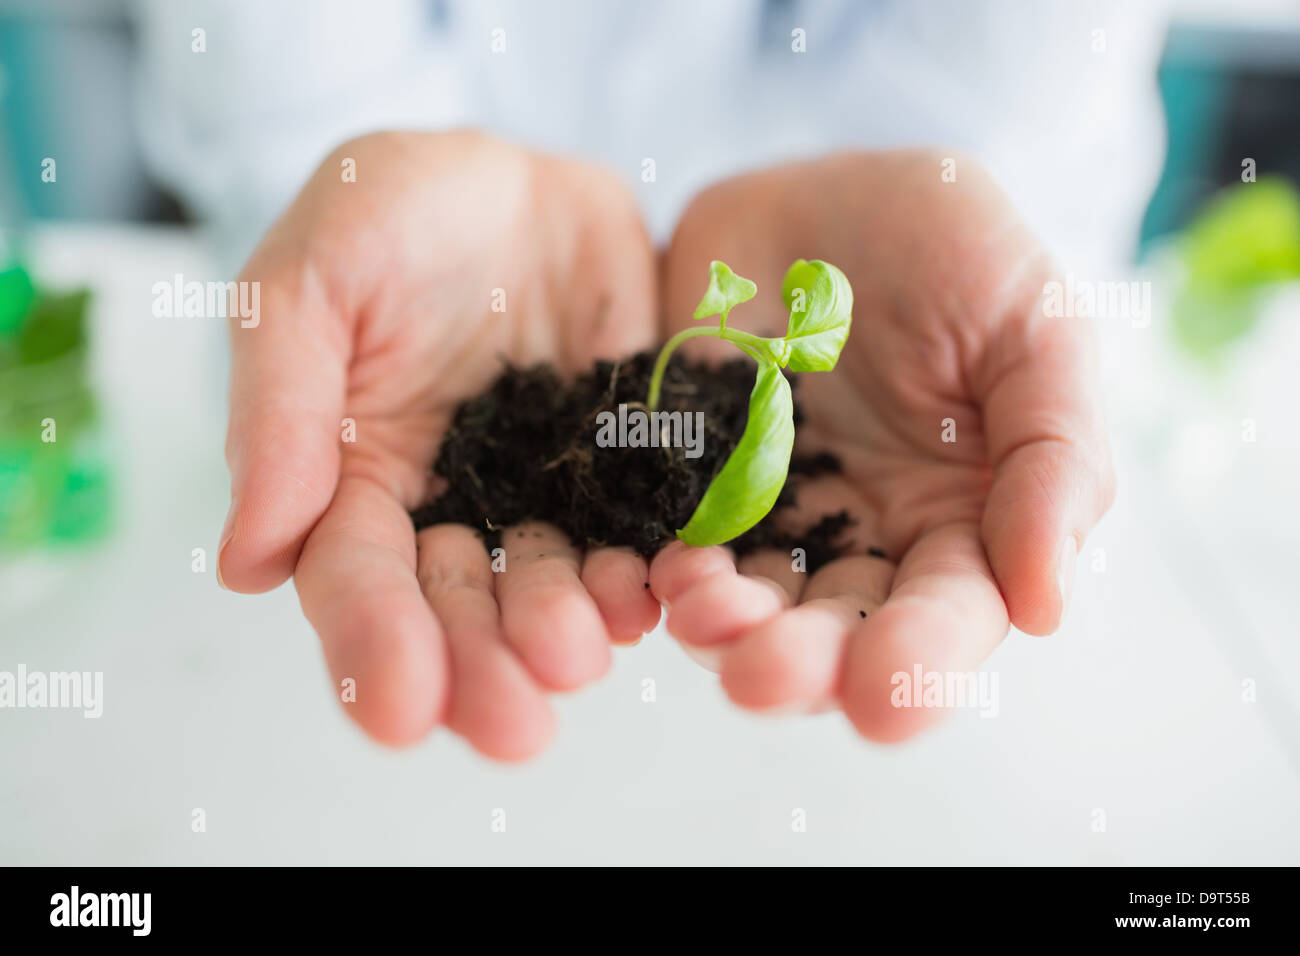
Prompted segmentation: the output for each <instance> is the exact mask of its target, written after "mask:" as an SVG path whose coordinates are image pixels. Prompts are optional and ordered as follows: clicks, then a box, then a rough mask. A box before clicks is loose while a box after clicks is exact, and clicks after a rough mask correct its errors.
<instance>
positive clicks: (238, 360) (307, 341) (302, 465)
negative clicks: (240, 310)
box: [217, 233, 348, 592]
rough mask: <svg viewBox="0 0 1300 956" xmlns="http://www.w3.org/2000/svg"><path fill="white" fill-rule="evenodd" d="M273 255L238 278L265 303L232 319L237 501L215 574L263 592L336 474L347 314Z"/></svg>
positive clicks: (231, 458)
mask: <svg viewBox="0 0 1300 956" xmlns="http://www.w3.org/2000/svg"><path fill="white" fill-rule="evenodd" d="M273 235H274V233H273ZM269 241H270V240H268V242H269ZM272 245H273V243H272ZM277 255H278V254H277V253H276V252H274V251H268V252H259V253H257V254H255V255H254V258H253V260H252V261H251V262H250V263H249V265H248V266H247V268H246V269H245V270H244V272H243V274H242V275H241V277H240V279H241V281H242V282H248V283H256V284H257V285H256V288H258V289H259V290H260V292H259V296H258V300H259V309H258V311H257V313H256V315H255V317H253V318H249V319H242V318H236V319H232V321H231V330H232V331H231V374H230V422H229V426H228V430H227V435H226V460H227V463H228V464H229V466H230V476H231V481H230V493H231V502H230V509H229V513H228V515H227V517H226V524H225V527H224V528H223V529H222V533H221V539H220V544H219V547H218V552H217V577H218V581H219V582H220V583H221V584H222V586H223V587H227V588H230V589H232V590H235V591H244V592H260V591H266V590H269V589H271V588H273V587H276V586H278V585H279V584H281V583H283V582H284V581H285V579H287V578H288V576H289V575H290V574H291V573H292V572H293V568H294V564H295V563H296V562H297V560H298V555H299V552H300V551H301V550H302V546H303V542H304V541H305V540H306V539H307V535H308V533H309V532H310V531H311V529H312V526H313V525H314V524H315V523H316V520H317V519H318V518H319V517H320V516H321V514H322V513H323V512H324V511H325V508H326V507H327V506H328V505H329V503H330V500H331V498H332V497H333V495H334V491H335V486H336V484H337V481H338V474H339V434H340V433H339V424H340V421H341V416H342V407H343V396H344V391H345V377H346V367H347V361H348V357H347V353H348V347H347V345H346V338H345V337H344V335H343V332H342V328H343V322H342V320H341V319H340V318H339V317H338V316H337V315H336V313H335V311H334V309H333V308H332V306H331V305H330V304H329V302H328V301H327V298H326V295H325V293H324V291H323V290H322V289H321V288H320V286H319V283H318V282H316V281H314V279H313V276H314V275H315V274H314V273H313V272H312V271H311V270H309V269H307V268H305V267H304V266H302V265H301V263H294V264H292V265H281V264H280V263H279V262H277V261H276V257H277ZM250 311H251V310H250Z"/></svg>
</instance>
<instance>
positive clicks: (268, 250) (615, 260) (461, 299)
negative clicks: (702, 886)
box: [218, 133, 660, 759]
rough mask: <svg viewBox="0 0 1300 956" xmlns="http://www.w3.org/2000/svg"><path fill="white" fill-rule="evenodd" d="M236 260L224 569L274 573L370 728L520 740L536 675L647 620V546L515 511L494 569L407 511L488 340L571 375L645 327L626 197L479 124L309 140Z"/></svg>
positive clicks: (536, 701)
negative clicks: (288, 202) (325, 154)
mask: <svg viewBox="0 0 1300 956" xmlns="http://www.w3.org/2000/svg"><path fill="white" fill-rule="evenodd" d="M348 160H351V161H352V163H351V164H349V163H348V162H347V161H348ZM348 170H355V176H354V177H353V176H350V175H349V176H345V175H344V173H345V171H348ZM350 180H354V181H350ZM241 280H243V281H247V282H258V283H260V315H259V316H258V318H257V321H256V324H253V323H251V322H250V323H243V322H240V321H238V320H236V321H232V323H231V325H232V339H233V370H232V376H231V393H230V426H229V433H228V438H227V443H226V453H227V459H228V461H229V464H230V468H231V483H232V487H231V495H232V503H231V509H230V514H229V517H228V519H227V522H226V527H225V529H224V530H223V532H222V539H221V546H220V553H219V557H218V568H219V575H220V577H221V580H222V582H223V584H224V585H225V586H226V587H228V588H231V589H233V590H235V591H243V592H260V591H265V590H268V589H270V588H273V587H275V586H277V585H279V584H280V583H282V582H283V581H284V580H285V579H286V578H288V577H289V576H290V575H292V576H293V578H294V583H295V585H296V587H297V590H298V594H299V598H300V600H301V602H302V607H303V611H304V613H305V614H306V616H307V618H308V620H309V621H310V622H311V623H312V625H313V626H314V627H315V629H316V631H317V633H318V634H319V635H320V638H321V642H322V644H323V646H324V651H325V656H326V660H327V663H328V666H329V670H330V672H331V674H332V676H333V680H334V682H335V687H336V690H337V692H338V693H339V694H340V697H341V699H343V700H344V701H345V702H346V707H347V709H348V710H349V711H350V713H351V714H352V715H353V716H354V717H355V719H356V720H357V721H358V722H359V723H360V724H361V726H362V727H363V728H364V729H365V730H366V731H368V732H369V733H370V734H371V735H372V736H374V737H376V738H377V739H379V740H382V741H385V742H388V743H394V744H401V743H408V742H411V741H414V740H417V739H419V738H421V737H422V736H424V735H425V734H426V733H427V732H428V731H429V730H430V729H431V728H432V727H434V726H435V725H436V724H438V723H440V722H442V723H446V724H447V725H448V726H449V727H450V728H451V729H452V730H454V731H456V732H457V733H460V734H462V735H463V736H464V737H466V738H467V739H468V740H469V741H470V743H472V744H473V745H474V746H475V747H476V748H478V749H479V750H480V751H482V752H483V753H485V754H488V755H490V756H494V757H498V758H501V759H515V758H522V757H526V756H529V755H531V754H533V753H535V752H536V751H537V750H539V749H540V748H541V747H542V746H544V744H545V743H546V741H547V739H548V738H549V736H550V733H551V729H552V722H553V718H552V715H551V712H550V708H549V705H548V704H547V702H546V699H545V694H544V691H546V690H567V689H572V688H575V687H578V686H580V685H582V684H584V683H585V682H587V681H590V680H592V679H593V678H595V677H597V676H599V675H600V674H602V673H603V672H604V671H605V670H606V668H607V667H608V665H609V660H610V650H609V642H610V641H611V640H615V641H619V640H634V639H636V638H637V637H639V636H640V635H641V633H642V632H643V631H646V630H649V629H650V628H652V627H653V626H654V624H655V622H656V621H657V620H658V616H659V613H660V612H659V606H658V603H657V602H656V601H655V600H654V599H653V598H652V597H651V596H650V594H649V593H647V592H646V590H645V587H644V583H645V581H646V578H647V568H646V564H645V562H644V560H643V559H641V558H639V557H637V556H636V555H634V554H632V553H630V552H627V551H622V550H613V549H607V550H601V551H595V552H593V553H589V554H586V555H583V554H582V553H581V552H580V551H578V550H577V549H575V548H574V547H573V546H572V545H571V544H570V543H569V542H568V541H567V540H566V539H565V538H564V536H563V535H561V534H560V533H559V532H558V531H556V530H555V529H553V528H550V527H547V526H543V525H532V526H529V527H527V528H516V529H510V530H507V532H506V533H505V535H504V538H503V546H504V548H505V551H506V555H505V557H506V567H507V568H508V571H507V572H506V573H504V574H494V573H493V571H492V566H491V561H490V558H489V555H488V554H487V552H486V550H485V548H484V545H483V544H482V542H481V541H480V539H479V538H478V536H477V535H476V534H474V533H473V532H472V531H471V530H470V529H468V528H465V527H459V526H452V525H444V526H439V527H435V528H429V529H426V530H425V531H422V532H421V533H420V534H419V535H418V538H417V535H416V534H415V532H414V530H413V526H412V523H411V520H410V518H409V517H408V510H409V509H411V508H413V507H415V506H416V505H418V504H420V503H421V502H422V501H424V500H425V498H426V496H427V494H428V493H429V491H430V486H429V484H428V475H429V463H430V462H431V461H432V459H433V456H434V454H435V453H436V450H437V448H438V444H439V441H440V439H441V436H442V433H443V431H444V430H445V429H446V427H447V426H448V423H449V422H450V419H451V416H452V413H453V411H454V409H455V407H456V405H457V403H458V402H459V401H460V400H461V399H464V398H466V397H468V396H471V395H473V394H475V393H477V392H479V391H481V390H482V389H483V388H484V387H485V386H486V385H487V384H488V383H489V382H490V381H491V380H492V379H493V378H495V377H496V375H497V374H498V373H499V372H500V370H501V367H502V366H501V362H502V359H503V358H505V359H509V360H511V361H513V362H516V363H533V362H543V361H549V362H552V363H554V364H555V365H556V366H557V367H558V368H559V369H560V370H561V371H562V372H566V371H567V372H577V371H579V370H582V369H585V368H587V367H589V366H590V364H591V362H592V361H593V360H595V359H597V358H614V357H618V356H621V355H625V354H627V353H629V352H633V351H636V350H638V349H641V348H646V347H649V346H650V345H652V344H654V343H655V342H656V341H657V340H658V339H659V337H660V336H659V332H658V329H657V321H658V313H657V301H658V300H657V295H656V291H657V290H656V272H655V258H654V253H653V250H652V248H651V246H650V243H649V240H648V237H647V235H646V233H645V230H644V228H643V226H642V224H641V220H640V217H639V214H638V212H637V209H636V206H635V203H634V201H633V200H632V198H631V196H630V194H629V193H628V192H627V191H626V190H625V189H624V187H623V186H622V185H621V184H620V183H619V182H618V181H617V180H616V179H615V178H614V177H612V176H611V175H610V174H608V173H605V172H603V171H601V170H599V169H596V168H593V167H589V166H586V165H583V164H578V163H573V162H568V161H562V160H560V159H557V158H553V157H549V156H544V155H540V154H537V153H532V152H528V151H526V150H523V149H520V148H516V147H513V146H508V145H505V144H503V143H500V142H498V141H495V140H492V139H489V138H487V137H484V136H481V135H478V134H473V133H446V134H424V133H384V134H375V135H371V136H366V137H363V138H361V139H358V140H354V141H352V142H349V143H347V144H345V145H343V146H342V147H340V148H339V149H338V150H336V151H335V153H334V154H333V155H331V156H330V157H329V158H327V159H326V160H325V161H324V163H323V164H322V165H321V167H320V168H319V170H318V171H317V172H316V173H315V175H314V176H313V177H312V178H311V180H310V181H309V182H308V183H307V185H306V186H305V187H304V188H303V190H302V192H301V193H300V195H299V196H298V198H297V199H296V200H295V202H294V203H293V204H292V206H291V207H290V208H289V209H288V210H287V211H286V212H285V214H284V215H283V217H282V218H281V219H280V221H279V222H278V223H277V224H276V225H275V226H274V227H273V228H272V229H271V230H270V232H269V233H268V234H267V236H266V237H265V239H264V240H263V241H262V243H261V244H260V245H259V247H258V249H257V250H256V251H255V253H254V254H253V256H252V258H251V260H250V261H249V263H248V265H247V266H246V267H245V269H244V272H243V274H242V275H241ZM246 325H247V327H246ZM503 453H505V454H508V453H509V451H508V449H507V450H504V451H503Z"/></svg>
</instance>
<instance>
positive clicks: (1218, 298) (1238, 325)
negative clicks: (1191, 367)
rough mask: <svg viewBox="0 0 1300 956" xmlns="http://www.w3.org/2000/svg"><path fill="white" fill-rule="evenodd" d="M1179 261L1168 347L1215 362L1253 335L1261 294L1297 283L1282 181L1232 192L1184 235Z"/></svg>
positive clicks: (1297, 253) (1287, 193)
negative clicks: (1181, 271)
mask: <svg viewBox="0 0 1300 956" xmlns="http://www.w3.org/2000/svg"><path fill="white" fill-rule="evenodd" d="M1179 253H1180V255H1181V258H1182V261H1183V265H1184V267H1185V277H1184V281H1183V283H1182V286H1181V288H1180V289H1179V291H1178V294H1177V296H1176V298H1175V301H1174V309H1173V334H1174V338H1175V341H1176V342H1177V343H1178V344H1179V345H1180V346H1181V347H1182V348H1183V349H1185V350H1186V351H1187V352H1190V353H1191V354H1192V355H1194V356H1196V357H1198V358H1201V359H1207V360H1213V359H1217V358H1219V357H1220V356H1221V355H1222V354H1223V352H1224V351H1225V349H1226V347H1227V346H1229V345H1231V344H1232V343H1233V342H1236V341H1237V340H1239V339H1241V338H1243V337H1245V336H1246V335H1247V334H1248V333H1249V332H1250V331H1251V329H1253V328H1254V326H1255V324H1256V322H1257V321H1258V319H1259V310H1260V300H1261V295H1262V293H1264V292H1265V291H1266V290H1267V289H1268V288H1269V287H1270V286H1272V285H1274V284H1276V283H1280V282H1288V281H1292V280H1295V279H1297V278H1300V193H1297V191H1296V188H1295V187H1294V186H1293V185H1292V184H1291V183H1290V182H1289V181H1288V180H1286V179H1283V178H1281V177H1265V178H1262V179H1260V180H1259V181H1258V182H1254V183H1241V184H1239V185H1236V186H1232V187H1231V188H1229V189H1226V190H1224V191H1223V192H1221V193H1220V194H1219V195H1218V196H1216V197H1215V198H1214V199H1213V200H1212V201H1211V202H1210V203H1209V205H1208V206H1207V207H1206V209H1205V211H1204V212H1202V213H1201V214H1200V216H1198V217H1197V219H1196V221H1195V222H1193V223H1192V224H1191V226H1189V227H1188V228H1187V230H1186V232H1185V233H1184V234H1183V236H1182V238H1181V241H1180V243H1179Z"/></svg>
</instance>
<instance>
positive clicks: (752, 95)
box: [138, 0, 1166, 275]
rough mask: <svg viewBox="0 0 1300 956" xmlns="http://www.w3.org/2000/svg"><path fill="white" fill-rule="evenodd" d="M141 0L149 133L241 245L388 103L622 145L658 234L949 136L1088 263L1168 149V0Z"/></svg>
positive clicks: (1101, 261) (161, 164)
mask: <svg viewBox="0 0 1300 956" xmlns="http://www.w3.org/2000/svg"><path fill="white" fill-rule="evenodd" d="M139 15H140V22H141V26H142V32H141V39H142V45H141V50H142V56H141V69H140V73H139V83H140V97H139V98H138V100H139V104H140V112H139V126H140V132H141V135H142V137H143V141H144V144H145V152H146V156H147V158H148V161H149V162H150V164H151V166H152V167H153V169H154V171H155V173H156V174H157V175H158V176H159V177H160V178H162V179H163V180H164V181H165V182H166V183H168V184H169V185H170V186H171V187H172V188H174V189H175V190H176V191H177V192H178V193H179V194H180V195H181V196H182V197H183V198H184V199H185V200H186V201H187V203H188V204H189V205H190V207H191V208H192V209H193V210H194V211H195V212H196V213H197V214H198V215H199V216H200V217H202V218H203V219H205V220H208V221H210V222H211V223H212V224H214V225H215V226H216V227H217V229H218V230H219V232H220V234H221V236H222V238H223V239H224V245H225V248H226V249H227V250H228V252H229V254H230V256H231V257H232V261H233V260H235V259H238V258H240V257H242V256H243V255H244V254H246V253H247V251H248V250H249V248H250V247H251V245H252V243H253V241H255V239H256V237H257V235H258V234H259V233H260V232H261V231H262V229H264V228H265V226H266V225H267V224H268V223H269V222H270V220H271V219H272V218H273V217H274V215H275V214H276V213H277V212H278V210H279V209H280V208H282V207H283V206H284V205H285V203H287V202H288V201H289V199H291V198H292V196H293V194H294V192H295V191H296V189H297V188H298V187H299V186H300V185H301V183H302V182H303V180H304V179H305V178H306V176H307V175H308V174H309V173H310V171H311V170H312V168H313V167H314V166H315V165H316V163H317V162H318V161H319V160H320V158H321V157H322V156H323V155H324V154H325V152H327V151H328V150H329V149H330V148H332V147H333V146H334V145H336V144H337V143H338V142H339V141H340V140H342V139H344V138H346V137H349V136H352V135H356V134H358V133H361V132H365V131H369V130H373V129H377V128H383V127H407V128H409V127H429V128H438V127H445V126H451V125H462V124H470V125H475V126H481V127H485V128H487V129H491V130H493V131H495V132H497V133H499V134H501V135H504V136H506V137H509V138H512V139H516V140H519V141H522V142H525V143H529V144H533V145H536V146H538V147H542V148H545V149H548V150H552V151H556V152H562V153H570V154H579V155H582V156H584V157H587V158H589V159H595V160H598V161H603V162H604V163H606V164H608V165H610V166H611V167H613V168H615V169H616V170H618V171H619V172H621V173H622V174H623V176H624V177H625V178H626V179H627V180H628V182H629V183H630V184H631V185H632V186H633V188H634V189H635V191H636V193H637V195H638V197H639V198H640V201H641V203H642V205H643V209H644V212H645V215H646V219H647V222H648V223H649V225H650V228H651V232H652V234H653V235H654V236H655V237H656V238H657V239H659V240H661V241H662V240H663V239H665V238H666V237H667V236H668V235H669V234H671V230H672V226H673V224H674V222H675V221H676V218H677V217H678V216H679V215H680V213H681V210H682V209H683V207H684V206H685V204H686V203H687V202H688V201H689V200H690V198H691V197H692V196H693V195H694V194H695V193H696V192H698V191H699V190H700V189H701V188H702V187H703V186H705V185H707V184H708V183H709V182H711V181H713V180H716V179H719V178H722V177H725V176H727V175H729V174H731V173H734V172H737V171H740V170H743V169H748V168H753V167H757V166H762V165H765V164H769V163H773V162H777V161H780V160H782V159H787V158H792V157H801V156H812V155H816V154H818V153H822V152H825V151H827V150H830V149H835V148H842V147H850V146H852V147H863V148H887V147H901V146H931V147H940V148H945V147H951V148H953V149H954V150H957V149H960V150H962V151H964V152H967V153H970V154H973V155H974V156H976V157H978V158H979V159H981V160H982V161H983V162H984V163H985V164H986V166H987V167H988V168H989V169H990V170H991V172H992V173H993V175H994V176H995V177H996V178H997V179H998V180H999V181H1000V182H1001V184H1002V185H1003V187H1004V188H1005V189H1006V190H1007V191H1008V192H1009V193H1010V194H1011V195H1012V197H1013V199H1014V200H1015V201H1016V203H1017V204H1018V205H1019V207H1020V209H1021V211H1022V212H1023V214H1024V215H1025V217H1026V218H1027V219H1028V220H1029V222H1030V224H1031V225H1032V226H1033V227H1034V228H1035V229H1036V230H1037V231H1038V233H1039V234H1040V235H1041V236H1042V237H1043V239H1044V241H1045V242H1046V243H1047V244H1048V247H1049V249H1050V250H1051V251H1052V252H1053V254H1054V255H1055V256H1056V257H1057V258H1058V260H1059V261H1060V262H1061V263H1062V264H1063V265H1064V266H1066V267H1067V268H1069V269H1071V270H1072V271H1074V272H1075V273H1076V274H1080V275H1086V274H1105V273H1107V272H1108V271H1109V270H1113V269H1116V268H1118V266H1119V263H1121V262H1123V261H1124V260H1125V259H1127V258H1128V257H1129V256H1130V254H1131V252H1132V249H1133V247H1134V244H1135V242H1136V238H1137V231H1138V226H1139V223H1140V220H1141V215H1142V211H1143V209H1144V207H1145V203H1146V200H1147V198H1148V197H1149V195H1150V192H1151V190H1152V188H1153V187H1154V184H1155V181H1156V178H1157V176H1158V174H1159V170H1160V165H1161V161H1162V159H1163V151H1164V123H1163V114H1162V112H1161V109H1160V103H1159V98H1158V94H1157V90H1156V84H1155V71H1156V66H1157V62H1158V58H1159V53H1160V49H1161V46H1162V41H1163V37H1164V31H1165V23H1166V4H1165V3H1164V2H1163V0H1150V2H1144V3H1138V2H1125V0H1115V2H1111V0H1098V2H1092V3H1080V2H1075V0H1035V2H1030V0H989V2H976V0H944V2H940V0H933V2H930V0H897V2H895V0H874V2H872V0H858V2H853V0H660V2H654V3H651V2H638V3H634V2H623V0H604V2H601V0H547V2H527V0H500V2H495V3H494V2H473V0H442V2H438V0H275V2H268V0H189V2H186V3H175V2H174V0H139ZM196 29H202V30H203V31H204V33H203V41H204V45H205V46H206V52H202V53H198V52H194V50H193V47H194V46H195V34H194V31H195V30H196ZM798 31H802V32H801V33H800V32H798ZM801 42H802V45H803V47H804V49H803V52H798V48H799V46H800V43H801ZM647 160H653V163H654V180H653V182H645V181H643V173H644V172H645V171H646V170H648V169H649V167H648V166H647V164H646V161H647ZM959 175H960V173H959Z"/></svg>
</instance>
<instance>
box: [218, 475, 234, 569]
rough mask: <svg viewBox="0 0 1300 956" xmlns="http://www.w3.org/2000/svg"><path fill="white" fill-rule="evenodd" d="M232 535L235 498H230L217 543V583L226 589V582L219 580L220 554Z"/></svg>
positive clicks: (223, 551)
mask: <svg viewBox="0 0 1300 956" xmlns="http://www.w3.org/2000/svg"><path fill="white" fill-rule="evenodd" d="M234 536H235V499H234V498H231V499H230V510H229V511H227V512H226V523H225V524H223V525H222V526H221V540H220V543H219V544H218V545H217V584H218V585H219V586H221V587H222V588H223V589H225V590H227V591H228V590H230V589H229V588H227V587H226V582H225V581H223V580H221V556H222V554H224V553H225V550H226V545H228V544H229V543H230V539H231V538H233V537H234Z"/></svg>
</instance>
